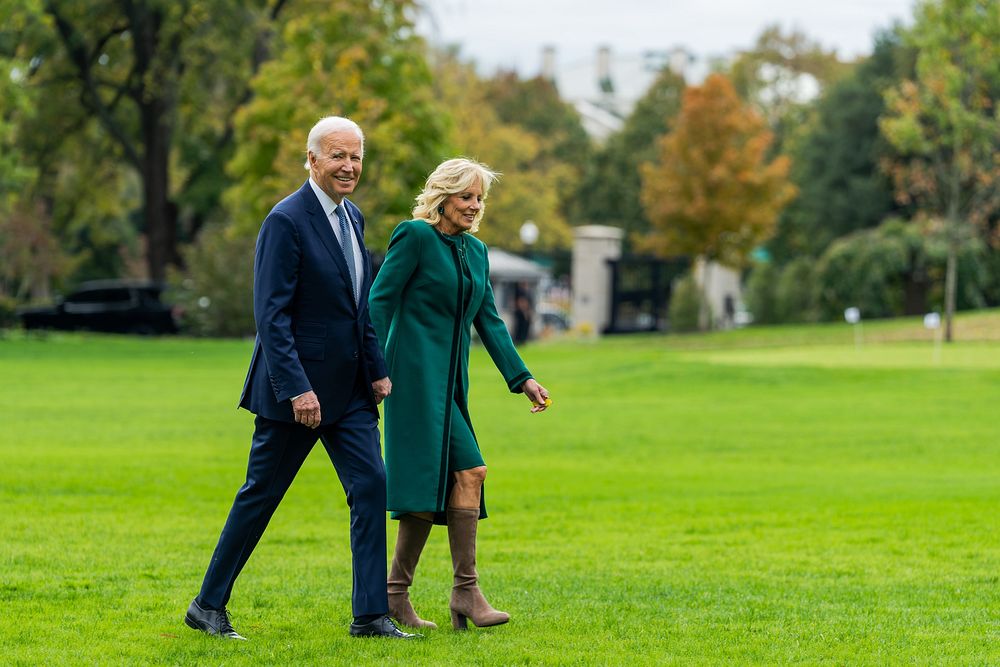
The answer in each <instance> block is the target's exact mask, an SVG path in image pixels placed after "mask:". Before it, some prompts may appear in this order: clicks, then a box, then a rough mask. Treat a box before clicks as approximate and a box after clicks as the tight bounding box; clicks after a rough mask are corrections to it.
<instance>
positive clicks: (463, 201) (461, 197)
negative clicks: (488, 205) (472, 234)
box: [441, 183, 483, 234]
mask: <svg viewBox="0 0 1000 667" xmlns="http://www.w3.org/2000/svg"><path fill="white" fill-rule="evenodd" d="M441 205H442V206H443V207H444V213H442V214H441V231H443V232H444V233H446V234H459V233H461V232H467V231H469V230H470V229H472V225H473V224H474V223H475V221H476V216H477V215H479V211H481V210H482V208H483V186H482V185H481V184H480V183H473V184H472V185H471V186H469V188H468V189H467V190H462V191H461V192H456V193H455V194H453V195H448V198H447V199H445V200H444V202H443V203H442V204H441Z"/></svg>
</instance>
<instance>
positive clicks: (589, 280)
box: [572, 225, 624, 335]
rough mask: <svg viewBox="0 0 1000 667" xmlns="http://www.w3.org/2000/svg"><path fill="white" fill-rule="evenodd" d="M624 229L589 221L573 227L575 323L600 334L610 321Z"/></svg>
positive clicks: (595, 333)
mask: <svg viewBox="0 0 1000 667" xmlns="http://www.w3.org/2000/svg"><path fill="white" fill-rule="evenodd" d="M623 235H624V232H623V230H621V229H618V228H617V227H604V226H600V225H586V226H583V227H576V228H574V230H573V272H572V280H573V327H574V328H576V329H577V330H579V331H581V332H585V333H590V334H593V335H597V334H600V333H601V331H603V330H604V327H606V326H607V325H608V322H609V321H610V315H611V313H610V309H611V267H610V266H608V260H609V259H618V258H619V257H621V255H622V237H623Z"/></svg>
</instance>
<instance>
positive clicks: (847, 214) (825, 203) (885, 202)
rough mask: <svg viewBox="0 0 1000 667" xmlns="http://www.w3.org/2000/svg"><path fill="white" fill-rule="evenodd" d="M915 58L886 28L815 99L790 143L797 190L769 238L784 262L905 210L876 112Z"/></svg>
mask: <svg viewBox="0 0 1000 667" xmlns="http://www.w3.org/2000/svg"><path fill="white" fill-rule="evenodd" d="M909 60H910V58H909V57H908V52H907V50H906V49H904V48H903V46H902V44H901V40H900V36H899V34H898V33H896V32H891V31H887V32H884V33H882V34H881V35H879V36H878V38H876V40H875V48H874V52H873V53H872V55H871V57H869V58H867V59H865V60H863V61H862V62H860V63H859V64H858V65H857V66H856V67H855V68H854V70H853V71H852V72H851V73H850V74H849V75H847V76H845V77H844V78H842V79H841V80H839V81H837V82H836V83H834V84H832V85H831V86H829V87H827V88H826V89H825V90H824V92H823V93H822V95H821V96H820V97H819V99H818V100H817V102H816V104H815V113H814V117H813V120H812V122H811V123H810V124H809V127H808V129H806V131H805V134H804V136H802V137H801V139H800V140H799V141H797V142H795V146H794V147H793V148H792V150H791V157H792V170H791V173H790V177H791V180H792V182H793V183H794V184H795V185H796V187H797V188H798V190H799V194H798V196H797V197H796V198H795V200H794V201H793V202H792V203H791V204H789V206H788V208H786V209H785V211H784V212H783V213H782V215H781V217H780V218H779V220H778V226H777V230H776V233H775V235H774V237H773V238H772V239H771V240H770V241H768V248H769V249H770V250H771V254H772V255H773V256H774V258H775V260H776V261H778V262H779V263H783V262H785V261H789V260H791V259H793V258H795V257H797V256H800V255H803V254H806V255H810V256H813V257H818V256H819V255H820V254H822V252H823V250H825V249H826V247H827V246H828V245H829V244H830V243H831V242H832V241H833V240H834V239H836V238H838V237H841V236H844V235H846V234H850V233H851V232H854V231H856V230H858V229H868V228H872V227H876V226H878V225H879V224H880V223H881V222H882V221H883V220H884V219H885V218H886V216H888V215H899V214H901V213H903V211H902V210H901V208H902V207H900V206H899V205H898V204H897V203H896V202H895V198H894V196H893V189H892V182H891V181H890V179H889V178H888V176H887V175H885V173H884V172H883V171H882V169H881V167H880V166H879V161H880V160H881V159H882V158H884V157H885V155H886V154H887V152H888V150H889V148H890V147H889V146H888V144H887V143H886V141H885V139H884V138H883V137H882V135H881V134H880V133H879V127H878V119H879V117H880V116H881V114H882V113H883V111H884V109H885V103H884V99H883V94H884V92H885V90H886V89H887V88H888V87H890V86H891V85H894V84H896V83H898V82H899V80H900V79H901V76H900V72H901V70H903V69H904V68H907V67H908V62H909Z"/></svg>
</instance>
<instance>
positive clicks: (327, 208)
mask: <svg viewBox="0 0 1000 667" xmlns="http://www.w3.org/2000/svg"><path fill="white" fill-rule="evenodd" d="M309 185H311V186H312V189H313V192H315V193H316V198H317V199H319V205H320V206H322V207H323V212H324V213H326V217H327V218H332V217H333V216H334V209H336V208H337V202H335V201H333V198H331V197H330V195H328V194H326V193H325V192H323V188H321V187H319V186H318V185H316V181H314V180H313V178H312V176H310V177H309ZM346 201H347V198H346V197H345V198H344V200H343V202H346ZM343 202H341V203H343ZM344 214H345V215H346V216H347V219H348V220H350V219H351V214H350V213H348V212H347V205H346V204H345V205H344Z"/></svg>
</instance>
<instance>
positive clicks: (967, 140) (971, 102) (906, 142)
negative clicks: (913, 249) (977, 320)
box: [881, 0, 1000, 341]
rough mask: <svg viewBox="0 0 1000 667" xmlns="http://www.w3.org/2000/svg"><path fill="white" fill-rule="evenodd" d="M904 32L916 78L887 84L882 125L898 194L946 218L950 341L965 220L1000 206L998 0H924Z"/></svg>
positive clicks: (979, 219) (977, 221)
mask: <svg viewBox="0 0 1000 667" xmlns="http://www.w3.org/2000/svg"><path fill="white" fill-rule="evenodd" d="M906 39H907V41H908V43H909V44H911V45H912V46H913V47H914V48H915V49H917V52H918V55H917V63H916V76H915V77H914V78H913V79H912V80H906V81H903V82H902V83H900V84H899V85H897V86H895V87H894V88H892V89H890V90H889V91H888V92H887V94H886V106H887V107H888V110H887V112H886V114H885V116H884V117H883V119H882V121H881V129H882V132H883V133H884V134H885V136H886V138H887V139H888V140H889V142H890V143H891V144H892V145H893V146H894V147H895V148H896V150H897V151H898V152H899V156H898V158H897V159H895V160H893V161H891V162H890V161H887V168H888V169H889V171H890V173H891V174H892V177H893V180H894V183H895V185H896V191H897V195H898V197H899V198H900V200H901V201H902V202H903V203H910V202H912V203H914V204H915V205H917V206H918V207H919V208H920V209H921V210H922V211H924V212H925V213H926V214H928V215H930V216H938V217H940V218H942V219H943V220H945V221H946V225H947V228H948V236H949V239H950V240H949V243H948V259H947V268H946V272H945V339H946V340H948V341H951V339H952V318H953V315H954V311H955V296H956V289H957V278H958V276H957V264H958V253H959V246H960V244H961V238H962V236H963V227H964V226H966V225H973V226H975V225H980V226H985V225H986V224H987V221H988V220H989V217H990V216H991V215H992V214H994V213H995V212H996V211H997V210H998V207H1000V158H998V156H1000V106H998V99H1000V4H998V3H997V2H995V1H993V0H926V1H924V2H922V3H921V4H919V5H918V6H917V9H916V20H915V22H914V25H913V27H912V28H911V29H910V30H909V31H908V33H907V35H906Z"/></svg>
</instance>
